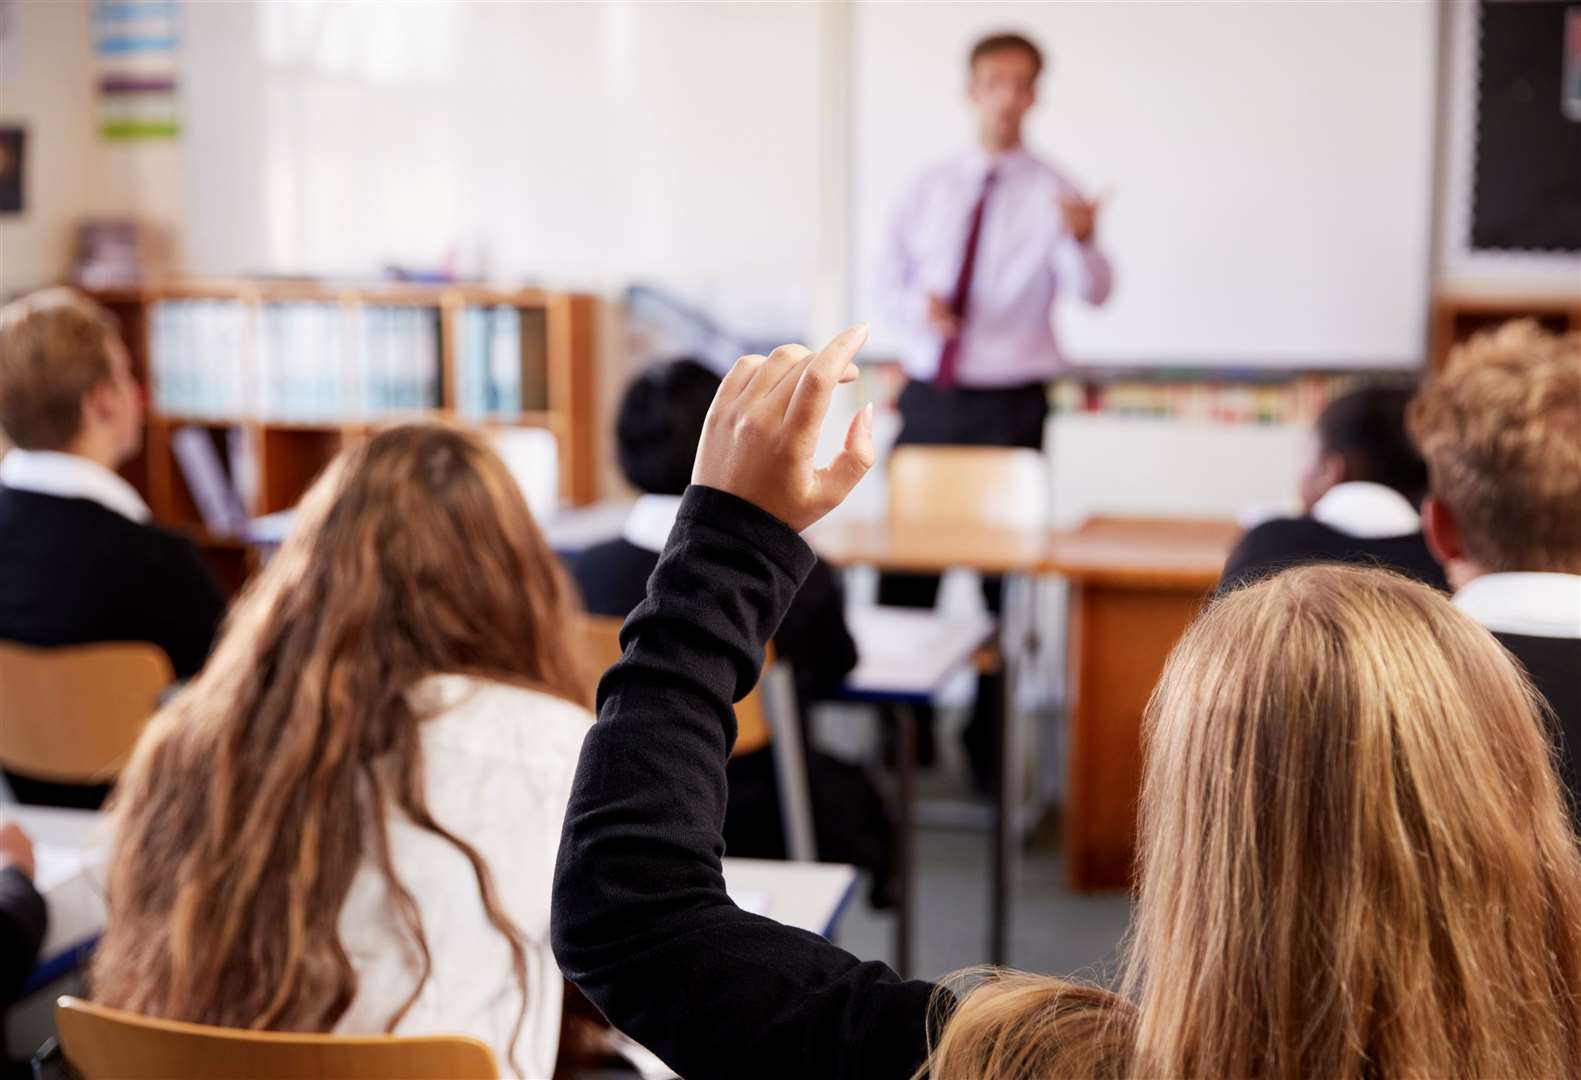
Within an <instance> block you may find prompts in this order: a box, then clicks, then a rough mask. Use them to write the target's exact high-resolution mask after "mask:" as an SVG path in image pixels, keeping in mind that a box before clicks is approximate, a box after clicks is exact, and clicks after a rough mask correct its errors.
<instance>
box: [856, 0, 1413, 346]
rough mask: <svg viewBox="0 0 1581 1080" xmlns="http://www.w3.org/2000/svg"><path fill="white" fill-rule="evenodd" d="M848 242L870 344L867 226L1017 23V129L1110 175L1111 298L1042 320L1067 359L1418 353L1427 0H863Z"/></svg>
mask: <svg viewBox="0 0 1581 1080" xmlns="http://www.w3.org/2000/svg"><path fill="white" fill-rule="evenodd" d="M853 19H854V28H853V34H854V38H853V46H852V55H853V65H852V80H853V87H854V89H853V109H854V113H853V116H852V129H853V138H852V145H853V148H854V149H853V158H854V172H853V177H852V195H851V198H852V206H853V214H852V222H853V224H852V247H853V270H854V273H853V291H854V303H853V307H854V308H855V310H856V312H857V313H858V314H864V315H865V314H867V313H868V312H873V313H874V315H875V319H874V337H875V346H876V348H875V349H870V351H876V350H878V349H885V348H892V347H893V346H894V345H895V343H896V342H898V340H899V337H900V335H899V334H896V333H894V332H893V330H892V328H886V327H885V326H884V323H883V320H882V319H881V318H878V317H877V314H878V306H877V303H876V297H875V293H876V290H875V289H874V278H875V276H876V266H877V263H876V259H877V253H878V252H879V250H880V246H881V241H882V238H883V235H884V230H885V229H886V228H887V227H888V223H889V219H890V216H891V214H892V213H893V208H894V206H895V204H896V201H897V200H898V198H899V197H900V195H901V193H902V192H903V191H904V190H905V187H906V185H907V184H908V183H909V182H910V180H911V179H912V177H914V176H915V175H916V174H917V173H918V171H919V170H921V169H923V168H925V167H926V166H928V165H929V164H932V163H934V162H936V161H938V160H940V159H942V158H944V157H947V156H949V155H950V154H952V153H954V152H956V151H958V150H959V149H961V148H963V147H964V146H966V145H967V143H968V141H969V138H970V133H971V120H970V116H969V114H968V110H967V106H966V104H965V57H966V54H967V51H968V50H969V49H970V46H971V44H972V42H973V41H975V40H976V39H977V38H979V37H981V36H983V35H984V34H987V33H990V32H995V31H998V30H1002V29H1017V30H1020V31H1022V32H1024V33H1026V34H1028V35H1029V36H1030V37H1032V38H1033V39H1034V40H1036V41H1037V42H1039V44H1040V45H1041V46H1042V47H1043V49H1044V51H1045V54H1046V58H1047V59H1048V61H1049V67H1048V68H1046V69H1045V72H1044V75H1043V79H1042V82H1041V83H1040V86H1039V95H1040V100H1039V103H1038V105H1037V106H1036V107H1035V108H1034V110H1033V112H1032V113H1031V114H1030V116H1029V118H1028V128H1027V133H1026V134H1027V139H1026V141H1027V144H1028V145H1029V147H1031V148H1032V149H1033V151H1034V152H1037V153H1041V154H1043V155H1044V156H1046V157H1048V158H1049V159H1050V160H1052V161H1053V162H1054V163H1055V164H1056V165H1058V166H1059V167H1061V168H1062V169H1064V170H1065V171H1066V172H1067V173H1068V174H1069V175H1070V176H1071V178H1072V179H1073V180H1075V182H1076V183H1077V184H1078V185H1079V186H1080V187H1082V188H1083V189H1084V190H1085V191H1086V192H1087V193H1088V194H1089V195H1093V194H1097V193H1099V192H1100V191H1102V190H1103V189H1104V188H1106V187H1111V186H1112V189H1113V192H1114V197H1113V200H1112V202H1111V204H1110V205H1108V207H1107V208H1106V209H1105V211H1104V213H1103V216H1102V219H1101V226H1100V232H1101V240H1102V244H1103V246H1104V248H1105V249H1106V250H1107V251H1108V252H1109V254H1110V256H1111V258H1112V259H1113V261H1114V264H1115V271H1116V285H1115V291H1114V294H1113V295H1112V296H1111V297H1110V299H1109V302H1108V303H1107V304H1106V305H1104V306H1103V307H1102V308H1099V309H1088V308H1086V307H1085V306H1084V305H1082V304H1081V303H1080V302H1079V301H1076V300H1074V299H1073V300H1069V301H1067V302H1062V303H1060V304H1059V305H1058V307H1057V312H1056V315H1055V321H1056V323H1057V326H1058V331H1059V335H1060V340H1061V344H1062V347H1063V350H1064V352H1065V354H1066V355H1067V356H1068V357H1069V358H1070V359H1071V360H1072V362H1074V363H1076V364H1117V365H1168V366H1203V367H1213V366H1230V367H1324V366H1335V367H1383V366H1412V365H1418V364H1420V363H1421V362H1422V356H1423V352H1424V344H1425V337H1426V317H1427V301H1428V293H1429V266H1430V250H1429V243H1430V241H1429V235H1430V223H1431V209H1432V198H1431V192H1432V168H1433V143H1432V138H1433V124H1434V50H1435V35H1436V23H1435V17H1434V11H1433V7H1432V6H1431V5H1430V4H1427V3H1391V2H1364V3H1354V4H1334V3H1297V2H1283V3H1276V2H1261V3H1216V4H1209V3H1159V4H1141V3H1137V4H1131V3H1067V4H1026V3H998V2H989V3H969V4H968V3H939V4H926V3H860V4H858V5H856V7H855V10H854V15H853Z"/></svg>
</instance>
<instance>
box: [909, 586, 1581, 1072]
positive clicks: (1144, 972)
mask: <svg viewBox="0 0 1581 1080" xmlns="http://www.w3.org/2000/svg"><path fill="white" fill-rule="evenodd" d="M1540 708H1541V706H1540V703H1539V700H1538V699H1537V698H1536V696H1535V695H1534V693H1533V692H1532V690H1531V688H1530V686H1529V684H1528V683H1527V682H1526V680H1525V679H1524V677H1523V676H1522V675H1521V673H1520V672H1519V671H1518V669H1517V668H1516V666H1515V665H1514V664H1513V662H1512V661H1511V660H1510V658H1509V656H1508V655H1507V654H1506V653H1505V652H1504V650H1503V649H1501V648H1500V647H1499V646H1498V644H1497V643H1496V642H1495V641H1494V640H1493V638H1492V637H1490V636H1489V635H1488V634H1487V633H1486V632H1485V631H1484V630H1482V629H1481V628H1480V627H1478V626H1477V625H1475V624H1474V623H1473V622H1472V621H1471V620H1470V619H1468V618H1466V617H1465V616H1464V615H1462V614H1460V613H1459V612H1458V611H1456V610H1455V608H1454V607H1453V605H1451V604H1450V603H1449V602H1448V601H1447V600H1446V599H1445V598H1444V597H1443V596H1442V595H1440V594H1438V593H1436V592H1434V591H1433V590H1431V589H1428V588H1427V587H1425V586H1422V585H1418V584H1415V583H1412V582H1409V581H1406V580H1405V579H1403V578H1400V577H1397V576H1395V575H1392V574H1389V573H1387V572H1384V571H1380V570H1358V569H1347V568H1341V567H1307V568H1301V569H1296V570H1291V571H1288V572H1286V573H1284V574H1282V575H1280V576H1278V577H1275V578H1273V579H1271V580H1268V581H1265V582H1263V583H1261V584H1259V585H1256V586H1254V587H1251V588H1247V589H1244V590H1241V591H1239V592H1236V593H1232V594H1230V595H1229V596H1228V597H1226V598H1225V599H1223V600H1221V601H1220V602H1219V603H1218V604H1216V605H1215V606H1214V607H1213V608H1212V609H1211V610H1210V611H1208V612H1207V613H1206V614H1205V615H1203V617H1202V618H1200V619H1199V620H1198V621H1197V622H1196V624H1195V625H1194V626H1193V627H1192V628H1191V629H1190V631H1189V632H1188V633H1187V634H1186V636H1185V638H1184V639H1183V640H1182V641H1181V643H1180V644H1179V645H1178V646H1177V647H1176V649H1175V651H1174V653H1173V654H1172V656H1171V657H1170V660H1169V663H1168V665H1167V666H1166V668H1165V671H1164V674H1163V677H1162V679H1161V680H1160V682H1159V684H1158V687H1157V689H1156V690H1155V691H1154V693H1153V697H1152V700H1151V702H1150V703H1149V705H1148V710H1147V718H1146V729H1147V735H1148V744H1149V745H1148V756H1147V765H1146V774H1145V778H1144V783H1143V790H1142V800H1141V819H1140V844H1141V850H1140V853H1139V866H1138V870H1139V883H1138V895H1137V911H1136V916H1135V919H1134V922H1133V931H1132V938H1131V940H1130V941H1129V942H1128V946H1127V954H1126V958H1125V963H1124V969H1123V977H1122V979H1121V985H1120V990H1119V992H1118V993H1111V992H1109V991H1107V990H1102V989H1098V988H1094V987H1090V986H1082V985H1078V984H1075V983H1072V982H1068V981H1064V980H1058V979H1050V978H1045V977H1039V976H1032V975H1022V974H1008V975H1003V976H1000V975H994V974H990V975H988V976H987V977H986V978H985V979H984V981H982V982H981V983H980V984H979V985H978V987H977V988H976V989H974V990H972V991H970V992H968V993H967V994H966V995H965V997H964V1000H963V1001H962V1004H961V1005H960V1006H959V1008H958V1009H957V1010H956V1011H955V1012H954V1015H953V1016H952V1017H950V1018H949V1019H948V1020H946V1021H945V1025H944V1028H943V1032H942V1035H941V1037H940V1039H939V1042H938V1045H937V1046H936V1047H935V1051H934V1055H933V1058H932V1061H931V1062H930V1068H931V1070H932V1074H933V1076H934V1077H936V1078H943V1080H967V1078H970V1080H983V1078H985V1077H996V1078H1000V1080H1007V1078H1018V1080H1019V1078H1026V1080H1032V1078H1034V1077H1036V1078H1042V1077H1048V1076H1056V1075H1057V1076H1196V1075H1205V1074H1212V1075H1220V1076H1264V1077H1266V1076H1290V1077H1295V1076H1322V1077H1370V1076H1560V1075H1565V1074H1567V1073H1569V1072H1571V1071H1573V1069H1574V1068H1575V1064H1576V1062H1578V1061H1581V855H1578V851H1577V838H1576V836H1575V835H1574V833H1573V832H1572V831H1571V826H1570V822H1569V818H1568V816H1567V815H1566V814H1565V812H1564V810H1563V808H1562V804H1561V801H1560V793H1559V788H1558V782H1557V780H1556V779H1555V774H1554V771H1553V768H1552V764H1551V760H1550V753H1551V750H1550V746H1549V744H1548V741H1547V738H1546V736H1545V734H1544V726H1543V724H1542V720H1541V713H1540Z"/></svg>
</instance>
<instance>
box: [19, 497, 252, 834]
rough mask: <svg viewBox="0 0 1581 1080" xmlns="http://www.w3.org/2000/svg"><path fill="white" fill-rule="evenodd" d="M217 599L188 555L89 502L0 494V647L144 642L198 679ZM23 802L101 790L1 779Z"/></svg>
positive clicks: (151, 528) (90, 796) (162, 534)
mask: <svg viewBox="0 0 1581 1080" xmlns="http://www.w3.org/2000/svg"><path fill="white" fill-rule="evenodd" d="M224 614H225V600H224V597H222V596H221V595H220V590H219V587H218V586H217V585H215V583H214V579H213V577H212V576H210V574H209V571H208V568H207V567H206V566H204V564H203V560H202V559H201V558H200V557H199V555H198V552H197V549H196V548H194V547H193V546H192V544H191V543H190V542H189V541H188V540H187V539H186V538H184V537H182V536H179V535H177V534H176V533H172V532H167V531H166V530H164V529H161V528H159V527H158V526H155V525H144V524H141V523H139V522H136V521H132V520H130V519H128V518H126V517H123V516H122V515H120V514H118V513H116V512H115V511H114V510H111V509H109V508H108V507H105V506H101V505H100V504H99V503H97V502H94V501H93V500H92V499H79V498H64V497H61V496H58V495H45V494H43V493H40V492H35V491H22V490H20V489H16V488H0V641H14V642H17V643H19V644H22V645H33V646H37V647H40V648H50V647H53V646H57V645H88V644H93V643H96V642H101V641H147V642H152V643H153V644H155V645H157V646H159V647H160V648H161V649H163V650H164V652H165V654H166V655H167V656H169V657H170V665H171V667H172V668H174V669H175V673H176V678H178V679H187V678H191V677H192V676H193V675H196V674H197V673H198V669H200V668H201V667H202V666H203V661H204V659H205V658H206V657H207V656H208V653H209V646H210V644H212V643H213V640H214V633H215V631H216V629H217V628H218V627H219V623H220V619H221V617H223V615H224ZM7 779H8V781H9V782H10V784H11V787H12V790H13V791H14V793H15V794H16V796H17V798H18V799H20V800H22V801H23V802H38V803H48V804H53V805H57V806H78V807H90V808H91V807H96V806H98V805H99V804H100V803H101V802H102V801H103V800H104V796H105V794H106V792H107V790H108V789H107V788H105V787H103V786H99V785H93V786H78V785H73V784H53V783H48V782H46V781H41V780H34V779H32V778H29V777H22V776H17V775H15V774H7Z"/></svg>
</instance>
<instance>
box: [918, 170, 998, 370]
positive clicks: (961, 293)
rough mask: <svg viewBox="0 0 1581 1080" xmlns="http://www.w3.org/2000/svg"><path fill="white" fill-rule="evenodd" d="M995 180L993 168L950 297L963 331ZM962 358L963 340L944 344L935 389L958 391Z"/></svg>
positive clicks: (984, 179) (978, 206) (973, 209)
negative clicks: (956, 381) (956, 376)
mask: <svg viewBox="0 0 1581 1080" xmlns="http://www.w3.org/2000/svg"><path fill="white" fill-rule="evenodd" d="M994 179H995V176H994V172H993V170H992V169H990V170H989V171H988V175H987V176H985V177H983V191H982V194H981V195H979V196H977V205H976V206H975V207H973V208H972V225H971V228H970V229H968V230H967V231H966V253H965V254H964V255H962V256H961V272H960V273H959V274H957V275H956V277H955V293H954V295H953V296H951V297H950V310H951V311H952V312H954V313H955V317H956V318H957V319H959V320H961V324H962V327H963V328H964V326H965V322H966V300H967V298H968V297H969V296H971V294H972V270H973V268H974V267H976V265H977V238H978V237H979V236H980V235H982V231H983V207H984V206H985V205H987V203H988V192H989V190H990V189H992V188H993V186H994ZM960 356H961V338H960V335H958V334H957V335H956V336H955V337H952V338H950V339H949V340H948V341H946V342H945V343H944V351H943V352H941V353H940V354H939V372H938V374H937V375H935V376H934V377H933V385H934V386H937V387H938V388H939V389H940V390H952V389H954V388H955V368H956V366H957V364H958V363H959V362H960Z"/></svg>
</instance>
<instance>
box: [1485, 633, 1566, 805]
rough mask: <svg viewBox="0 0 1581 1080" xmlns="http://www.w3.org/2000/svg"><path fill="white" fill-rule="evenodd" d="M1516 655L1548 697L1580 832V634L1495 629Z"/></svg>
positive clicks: (1552, 728)
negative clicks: (1558, 634) (1548, 634)
mask: <svg viewBox="0 0 1581 1080" xmlns="http://www.w3.org/2000/svg"><path fill="white" fill-rule="evenodd" d="M1493 636H1494V637H1496V638H1498V639H1499V644H1500V645H1503V646H1504V647H1505V648H1506V649H1508V650H1509V651H1510V653H1511V654H1512V655H1513V656H1514V657H1515V659H1517V660H1519V661H1520V662H1521V665H1522V666H1523V667H1524V668H1526V671H1527V674H1529V675H1530V676H1531V679H1532V685H1533V686H1535V687H1536V688H1537V692H1538V693H1540V694H1542V695H1543V697H1545V698H1547V699H1548V704H1549V705H1550V706H1551V707H1552V708H1553V716H1551V717H1544V719H1545V720H1548V721H1549V724H1550V728H1549V731H1550V734H1551V736H1552V738H1553V741H1554V746H1555V751H1556V752H1555V755H1554V757H1555V765H1556V766H1557V771H1558V773H1559V782H1560V784H1561V785H1563V787H1564V788H1565V797H1566V798H1567V799H1568V800H1569V808H1570V815H1571V819H1572V820H1573V821H1574V822H1575V829H1576V834H1577V835H1578V836H1581V638H1574V637H1539V636H1537V635H1536V634H1511V633H1505V632H1504V631H1499V630H1495V631H1494V632H1493Z"/></svg>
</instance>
